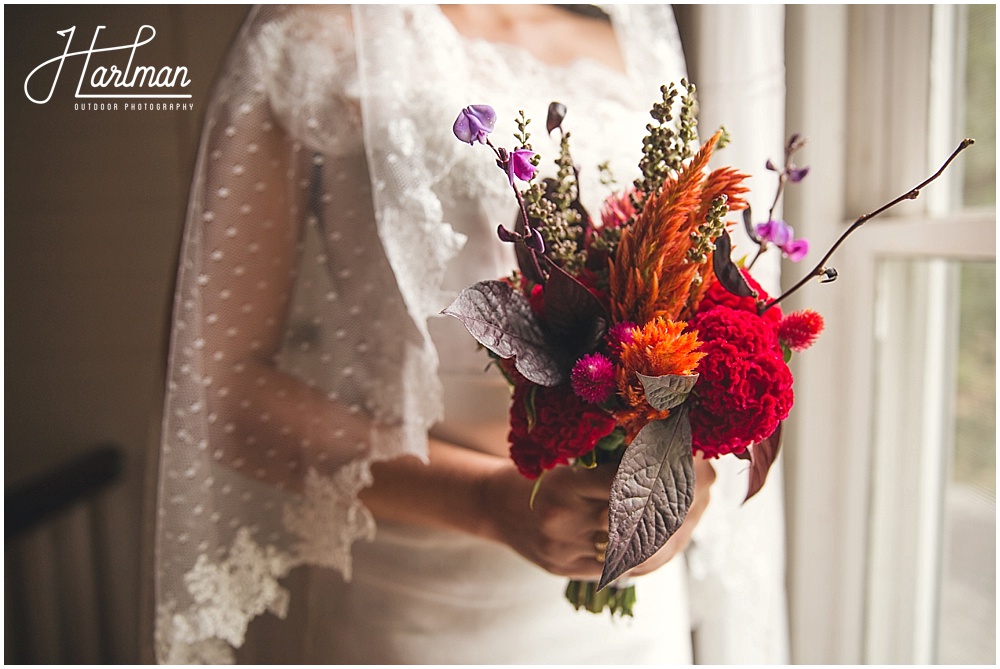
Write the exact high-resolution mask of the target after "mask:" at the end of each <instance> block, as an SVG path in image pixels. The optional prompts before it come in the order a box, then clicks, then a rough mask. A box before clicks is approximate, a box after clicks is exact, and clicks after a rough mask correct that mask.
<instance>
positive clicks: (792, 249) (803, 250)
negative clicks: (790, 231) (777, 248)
mask: <svg viewBox="0 0 1000 669" xmlns="http://www.w3.org/2000/svg"><path fill="white" fill-rule="evenodd" d="M781 251H782V252H783V253H784V254H785V255H786V256H787V257H788V259H789V260H791V261H792V262H798V261H800V260H802V259H803V258H805V257H806V254H807V253H809V241H808V240H805V239H796V240H795V241H793V242H789V243H788V244H785V245H784V246H782V247H781Z"/></svg>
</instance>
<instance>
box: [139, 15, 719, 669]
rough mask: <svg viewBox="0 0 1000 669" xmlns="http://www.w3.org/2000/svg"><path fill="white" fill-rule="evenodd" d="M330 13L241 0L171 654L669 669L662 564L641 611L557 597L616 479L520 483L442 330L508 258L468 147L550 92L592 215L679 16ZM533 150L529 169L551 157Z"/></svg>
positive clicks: (200, 270)
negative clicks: (468, 123) (469, 288)
mask: <svg viewBox="0 0 1000 669" xmlns="http://www.w3.org/2000/svg"><path fill="white" fill-rule="evenodd" d="M609 12H610V16H606V15H603V14H601V15H595V14H593V13H579V12H573V11H567V10H566V9H565V8H560V7H556V6H538V7H531V6H484V5H475V6H453V5H448V6H442V7H440V8H439V7H437V6H434V5H423V6H408V7H400V6H395V7H394V6H360V7H354V8H349V7H346V6H331V7H319V8H304V7H302V8H292V9H277V8H265V9H260V10H255V11H254V12H252V13H251V15H250V16H249V18H248V19H247V22H246V24H245V26H244V27H243V29H242V30H241V32H240V34H239V36H238V38H237V41H236V43H235V45H234V46H233V49H232V50H231V53H230V56H229V58H228V60H227V62H226V64H225V66H224V69H223V72H222V75H221V78H220V80H219V81H218V83H217V87H216V91H215V94H214V99H213V102H212V104H211V105H210V108H209V110H208V114H207V117H206V120H205V130H204V134H203V139H202V144H201V149H200V153H199V159H198V165H197V168H196V174H195V179H194V185H193V188H192V194H191V200H190V206H189V210H188V218H187V226H186V231H185V238H184V247H183V253H182V259H181V267H180V272H179V278H178V289H177V296H176V304H175V312H174V321H173V334H172V346H171V354H170V369H169V377H168V378H169V389H168V394H167V401H166V412H165V420H164V430H163V441H162V454H161V472H160V490H159V500H160V501H159V524H158V531H157V630H156V642H157V654H158V659H159V661H161V662H169V663H186V662H223V661H228V660H232V659H234V658H235V659H238V660H240V661H250V662H261V663H263V662H280V663H283V664H284V663H294V662H309V663H320V662H323V663H352V664H353V663H494V662H499V663H522V662H523V663H548V662H558V663H623V662H629V663H631V662H657V663H661V662H689V661H690V660H691V650H690V643H691V642H690V625H689V621H688V617H687V616H688V614H687V595H686V587H685V576H684V570H683V556H682V555H681V551H682V549H683V548H684V546H685V544H686V542H687V541H688V539H689V538H690V534H691V531H692V528H693V526H694V524H695V523H697V521H698V519H699V517H700V515H701V513H702V511H703V509H704V508H705V506H706V504H707V502H708V487H709V485H710V484H711V482H712V480H713V479H714V474H713V471H712V468H711V467H710V466H709V465H708V464H707V463H703V462H699V463H698V466H697V476H698V482H699V486H698V491H697V494H696V499H695V503H694V505H693V507H692V510H691V512H690V514H689V516H688V520H687V521H686V523H685V525H684V527H683V528H682V529H681V531H679V532H678V533H677V534H676V535H675V536H674V537H673V538H672V539H671V541H670V542H669V543H668V544H667V546H665V547H664V548H663V549H662V550H661V551H660V552H659V553H658V554H657V555H655V556H654V557H653V558H651V559H650V560H649V561H648V562H647V563H646V564H644V565H641V566H640V567H639V568H637V569H636V570H635V572H634V573H633V574H632V575H633V576H635V577H636V582H637V587H638V596H639V602H638V604H637V605H636V609H635V618H634V619H631V620H611V619H609V618H608V617H607V616H606V615H601V616H597V615H593V614H589V613H584V612H577V611H574V610H573V608H572V607H571V606H570V605H569V604H568V602H566V601H565V600H564V599H563V596H562V592H563V589H564V588H565V584H566V580H567V578H577V579H591V580H595V579H596V578H597V577H598V576H599V575H600V573H601V564H600V562H599V558H600V557H602V556H603V552H602V551H600V550H598V547H595V541H594V537H595V533H599V532H600V531H602V530H606V529H607V505H608V490H609V488H610V484H611V478H612V476H613V474H614V472H613V471H611V470H607V469H604V468H599V469H598V470H596V471H579V470H575V469H570V468H558V469H557V470H554V471H553V472H551V473H550V475H548V476H547V477H546V479H545V483H544V485H542V486H541V488H540V492H539V493H538V497H537V499H536V501H535V504H534V508H533V509H531V508H529V506H528V499H529V497H530V495H531V488H532V485H533V483H532V482H531V481H529V480H527V479H525V478H523V477H521V476H520V475H519V474H518V473H517V472H516V470H515V469H514V467H513V464H512V463H511V462H510V460H509V458H508V457H507V454H506V450H507V439H506V435H507V429H508V428H507V409H508V404H509V395H508V391H507V389H506V385H505V383H504V382H503V381H502V379H501V378H500V376H499V375H497V374H487V373H483V367H484V362H485V358H484V356H482V354H481V352H478V351H477V350H476V347H475V343H474V341H473V339H472V338H471V337H470V336H469V335H468V333H466V332H465V331H464V329H463V328H462V326H461V324H460V323H459V322H458V321H455V320H454V319H443V318H440V317H438V316H437V314H438V313H439V312H440V311H441V309H442V308H443V307H445V306H447V304H448V303H449V302H450V299H451V296H453V295H454V294H455V292H457V291H458V290H459V289H461V288H463V287H464V286H466V285H469V284H470V283H473V282H474V281H477V280H481V279H490V278H496V277H499V276H505V275H507V274H509V273H510V271H511V270H512V269H513V268H514V267H515V266H516V264H515V261H514V258H513V257H512V255H511V253H510V248H509V246H506V245H503V244H501V243H500V242H499V241H497V240H496V238H495V232H494V231H495V230H496V226H497V224H498V223H508V222H510V221H512V220H513V216H514V213H515V208H514V203H513V200H512V197H511V194H510V191H509V185H508V184H507V183H506V178H505V177H504V175H503V173H502V172H500V171H499V170H497V169H496V167H495V165H493V164H492V161H491V160H490V158H489V156H488V155H486V154H485V153H484V152H480V151H477V150H475V149H472V148H470V147H469V146H467V145H463V144H462V143H460V142H458V141H457V140H456V139H455V138H454V137H453V136H452V135H451V123H452V121H453V120H454V117H455V115H456V114H457V112H458V110H460V109H461V108H462V107H464V106H467V105H469V104H476V103H482V104H490V105H492V106H493V107H494V108H496V110H497V112H498V119H499V120H498V127H497V129H496V131H495V132H494V137H511V136H512V133H513V131H514V129H515V126H514V119H515V117H516V115H517V112H518V110H519V109H523V110H525V111H526V112H527V114H528V115H529V116H530V117H532V118H534V119H536V121H535V122H534V123H532V124H531V126H530V128H529V129H530V130H531V131H532V141H533V143H534V145H535V148H536V150H538V151H539V152H540V153H541V154H542V156H543V159H544V160H545V162H543V166H542V170H543V176H544V174H545V173H546V171H548V172H553V171H554V167H551V162H550V161H549V159H550V158H554V157H555V156H556V154H557V144H556V143H555V140H550V139H549V138H548V137H546V136H545V133H544V132H543V128H542V125H543V123H542V121H541V119H542V118H543V116H544V114H545V110H546V109H547V106H548V103H549V102H551V101H553V100H558V101H560V102H562V103H564V104H565V105H566V106H567V107H568V110H569V114H568V116H567V119H566V123H565V125H566V127H567V128H569V129H570V131H571V132H572V135H573V153H574V158H575V160H576V162H577V163H578V164H579V165H580V167H581V168H582V169H581V174H580V178H581V184H582V188H581V194H582V198H583V200H584V204H585V205H587V206H588V208H589V209H590V210H591V211H593V212H596V211H598V210H599V203H600V201H601V199H602V198H603V196H604V195H606V194H607V193H608V188H607V187H606V186H604V185H602V184H601V181H600V178H599V173H598V170H597V167H596V166H597V165H598V164H600V163H603V162H605V161H607V162H609V164H610V166H611V168H612V170H613V172H614V174H615V175H617V176H618V177H619V179H620V180H621V183H622V184H625V183H629V182H630V181H631V180H632V179H633V178H634V177H635V176H636V167H635V165H636V162H637V160H638V158H639V155H640V150H641V140H642V136H643V134H644V133H645V124H646V123H647V120H648V114H647V110H648V108H649V106H650V105H651V104H652V103H653V102H654V101H656V100H657V99H658V97H659V86H660V85H661V84H663V83H669V82H670V81H675V80H679V79H680V78H681V77H682V76H684V65H683V58H682V55H681V51H680V45H679V40H678V38H677V33H676V28H675V26H674V23H673V17H672V15H671V12H670V9H669V7H664V6H644V7H634V8H625V7H614V8H610V9H609ZM547 166H548V167H547Z"/></svg>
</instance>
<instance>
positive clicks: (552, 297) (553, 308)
mask: <svg viewBox="0 0 1000 669" xmlns="http://www.w3.org/2000/svg"><path fill="white" fill-rule="evenodd" d="M546 265H547V267H548V270H549V278H548V281H547V282H546V284H545V327H546V329H547V331H548V335H549V337H550V339H551V341H552V342H553V343H554V344H555V345H556V346H557V347H558V349H559V350H560V351H561V352H565V353H566V354H567V355H568V357H569V358H570V359H571V362H570V364H572V363H573V362H575V361H576V359H577V358H579V357H580V355H582V354H583V353H585V352H587V351H592V350H593V349H594V348H596V346H597V344H598V343H599V342H600V341H601V338H602V337H604V335H605V333H606V332H607V329H608V312H607V310H605V308H604V305H603V304H601V301H600V300H599V299H597V296H596V295H594V294H593V293H592V292H590V291H589V290H588V289H587V288H586V287H585V286H584V285H583V284H582V283H580V282H579V281H577V280H576V279H575V278H573V277H572V276H570V275H569V274H567V273H566V271H565V270H563V269H562V268H561V267H559V266H558V265H556V264H555V263H553V262H552V261H547V263H546Z"/></svg>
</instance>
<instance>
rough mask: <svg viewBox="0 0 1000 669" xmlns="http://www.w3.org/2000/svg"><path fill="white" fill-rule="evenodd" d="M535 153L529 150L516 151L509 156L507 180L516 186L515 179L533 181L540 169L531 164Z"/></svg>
mask: <svg viewBox="0 0 1000 669" xmlns="http://www.w3.org/2000/svg"><path fill="white" fill-rule="evenodd" d="M534 157H535V152H534V151H531V150H529V149H514V150H513V151H511V152H510V155H508V156H507V178H508V179H510V185H511V186H513V185H514V177H517V178H518V179H520V180H521V181H531V179H532V178H533V177H534V176H535V172H537V171H538V168H537V167H535V165H534V164H533V163H532V162H531V160H532V158H534Z"/></svg>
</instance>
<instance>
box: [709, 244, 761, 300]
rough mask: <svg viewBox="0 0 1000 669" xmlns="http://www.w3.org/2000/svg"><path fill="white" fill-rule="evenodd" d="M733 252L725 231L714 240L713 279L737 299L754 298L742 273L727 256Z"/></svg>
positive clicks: (752, 291)
mask: <svg viewBox="0 0 1000 669" xmlns="http://www.w3.org/2000/svg"><path fill="white" fill-rule="evenodd" d="M732 251H733V243H732V241H731V240H730V239H729V233H728V232H727V231H725V230H723V231H722V234H721V235H719V236H718V238H717V239H716V240H715V253H713V254H712V267H713V269H715V278H717V279H718V280H719V283H721V284H722V287H723V288H725V289H726V290H728V291H729V292H730V293H732V294H733V295H736V296H737V297H756V293H755V291H754V290H753V288H751V287H750V284H748V283H747V281H746V279H744V278H743V273H742V272H740V268H739V267H737V266H736V263H734V262H733V260H732V258H730V257H729V254H730V253H732Z"/></svg>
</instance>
